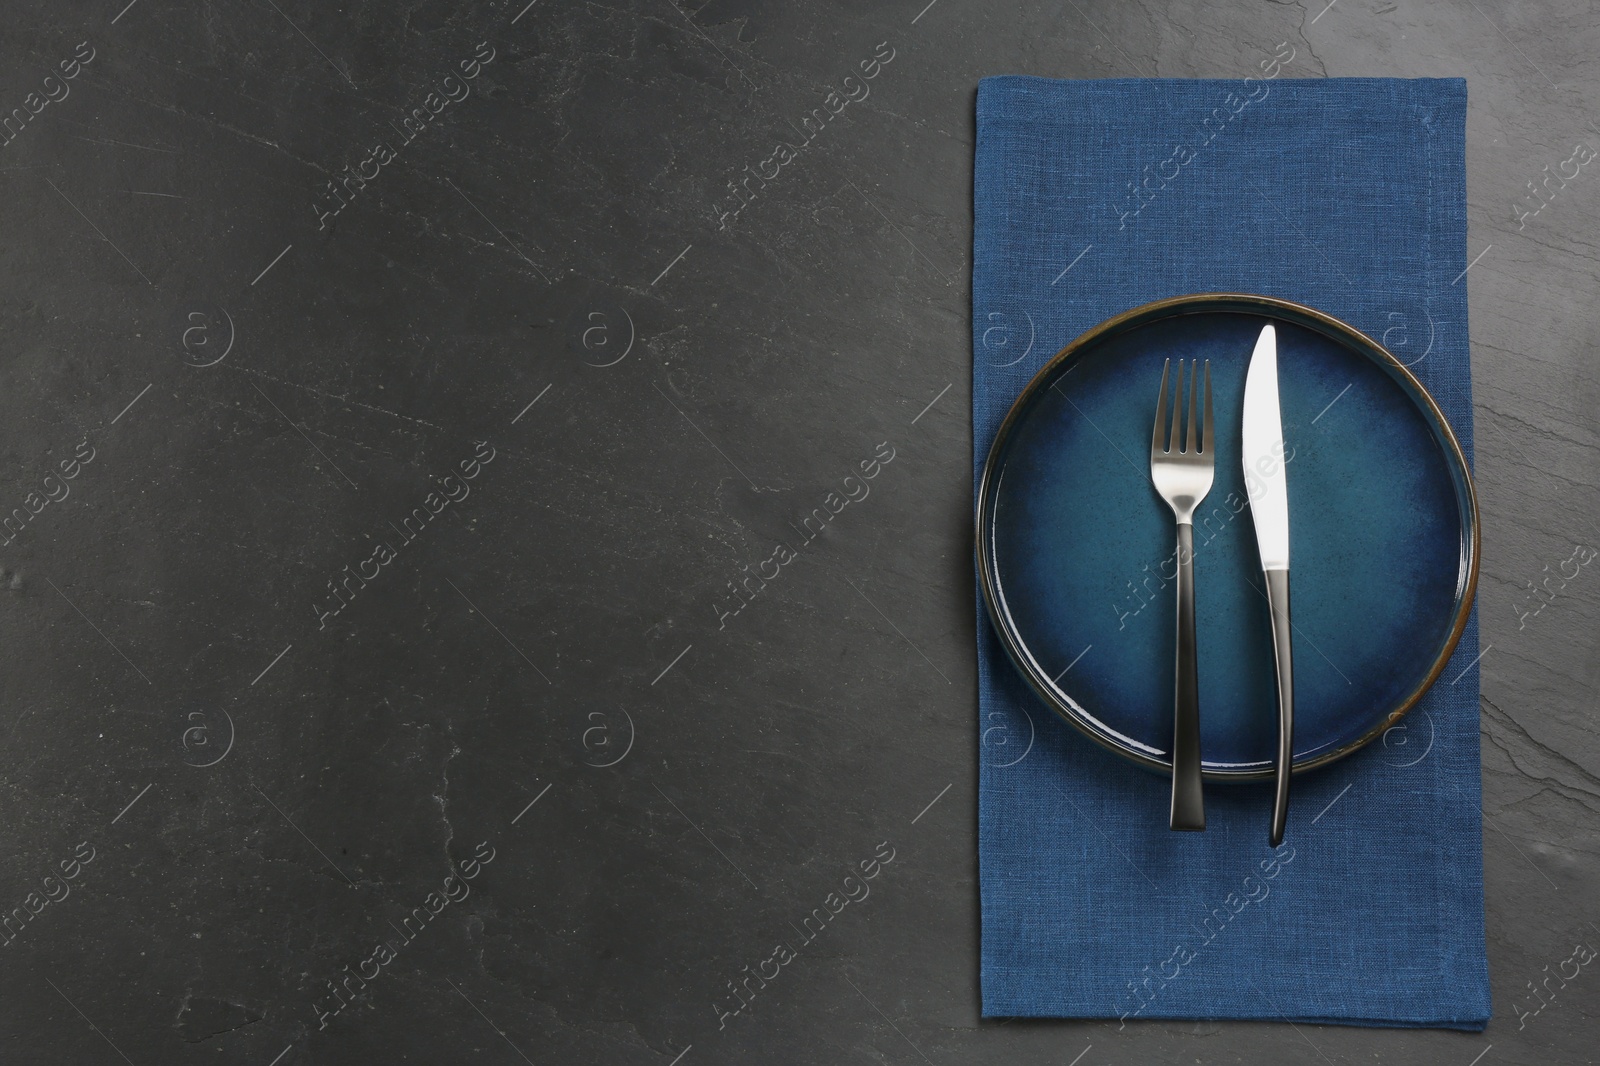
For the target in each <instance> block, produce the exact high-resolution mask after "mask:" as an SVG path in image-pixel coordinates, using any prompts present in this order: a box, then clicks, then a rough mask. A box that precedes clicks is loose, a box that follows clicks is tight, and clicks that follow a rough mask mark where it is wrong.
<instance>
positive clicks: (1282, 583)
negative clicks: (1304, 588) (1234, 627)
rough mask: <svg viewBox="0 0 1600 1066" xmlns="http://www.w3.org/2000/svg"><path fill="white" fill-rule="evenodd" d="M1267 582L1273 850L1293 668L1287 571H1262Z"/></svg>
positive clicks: (1283, 816) (1285, 799)
mask: <svg viewBox="0 0 1600 1066" xmlns="http://www.w3.org/2000/svg"><path fill="white" fill-rule="evenodd" d="M1263 574H1264V575H1265V577H1266V579H1267V609H1268V610H1269V611H1271V612H1272V658H1273V661H1274V662H1275V663H1276V664H1277V668H1278V764H1277V769H1276V772H1275V774H1274V778H1273V781H1274V784H1275V786H1276V795H1275V796H1274V798H1273V803H1272V835H1271V837H1270V840H1271V843H1272V846H1273V847H1277V846H1278V845H1279V844H1282V843H1283V829H1284V825H1285V824H1286V823H1287V822H1288V820H1289V773H1290V770H1291V769H1292V768H1293V766H1294V665H1293V654H1292V653H1291V650H1290V644H1289V639H1290V635H1291V633H1292V632H1293V630H1291V628H1290V626H1289V571H1288V570H1266V571H1263Z"/></svg>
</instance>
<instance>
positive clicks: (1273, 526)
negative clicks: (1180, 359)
mask: <svg viewBox="0 0 1600 1066" xmlns="http://www.w3.org/2000/svg"><path fill="white" fill-rule="evenodd" d="M1242 451H1243V456H1244V479H1245V486H1246V488H1247V489H1248V490H1249V496H1250V517H1251V520H1252V521H1253V522H1254V523H1255V527H1256V547H1257V549H1259V551H1260V555H1261V571H1262V574H1263V575H1264V576H1265V578H1266V584H1267V609H1268V611H1269V612H1271V614H1272V657H1273V661H1274V663H1275V665H1276V666H1277V672H1278V759H1277V765H1276V768H1275V770H1274V774H1273V780H1274V784H1275V786H1276V792H1275V795H1274V799H1273V805H1272V833H1271V836H1270V840H1271V842H1272V846H1273V847H1277V846H1278V845H1279V844H1281V843H1283V829H1284V825H1285V823H1286V822H1287V821H1288V818H1289V772H1290V770H1291V768H1292V766H1293V762H1294V674H1293V666H1292V655H1291V652H1290V646H1289V638H1290V632H1291V630H1290V623H1289V487H1288V480H1287V479H1286V477H1285V476H1284V450H1283V418H1282V415H1281V414H1280V412H1279V409H1278V333H1277V330H1276V329H1274V328H1273V325H1272V323H1270V322H1269V323H1267V324H1266V326H1264V327H1263V328H1262V330H1261V336H1260V337H1259V338H1258V339H1257V340H1256V350H1255V353H1254V354H1253V355H1252V356H1251V357H1250V369H1249V371H1248V372H1247V373H1246V374H1245V379H1244V425H1243V430H1242ZM1180 587H1181V586H1180Z"/></svg>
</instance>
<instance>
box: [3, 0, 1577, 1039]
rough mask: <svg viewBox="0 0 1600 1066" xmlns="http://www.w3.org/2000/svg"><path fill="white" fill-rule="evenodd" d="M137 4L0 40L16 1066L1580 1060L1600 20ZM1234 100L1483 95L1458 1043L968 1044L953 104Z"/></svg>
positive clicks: (1369, 13)
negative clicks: (1244, 89)
mask: <svg viewBox="0 0 1600 1066" xmlns="http://www.w3.org/2000/svg"><path fill="white" fill-rule="evenodd" d="M124 3H125V0H109V2H99V0H97V2H95V3H87V2H73V3H44V2H40V0H26V2H23V0H19V2H16V3H13V4H10V5H8V8H7V11H6V13H5V18H4V25H3V26H0V55H3V57H4V66H3V69H4V71H5V74H4V76H3V78H0V92H3V94H4V96H3V97H0V115H5V116H6V117H5V119H4V122H3V123H0V126H3V130H4V132H3V133H0V142H3V150H0V188H3V190H4V204H3V206H0V220H3V221H0V225H3V227H4V229H3V233H4V240H3V242H0V261H3V264H4V265H3V277H4V280H5V285H4V288H3V291H0V492H3V494H4V497H3V499H0V588H3V590H4V600H3V610H0V647H3V648H4V649H5V651H6V667H5V669H4V670H0V689H3V692H4V697H5V698H4V701H3V708H4V712H3V713H4V717H5V720H6V722H5V737H6V745H5V762H4V766H5V772H4V774H3V778H0V780H3V785H0V825H3V838H0V839H3V844H4V853H5V862H4V864H3V868H0V892H3V893H4V899H3V901H0V905H3V907H4V908H5V909H6V913H7V915H8V917H7V918H6V921H5V924H4V927H3V928H4V933H3V935H0V946H3V947H4V949H5V950H4V953H3V955H0V1004H4V1009H3V1010H0V1060H3V1061H5V1062H8V1063H11V1062H16V1063H33V1062H40V1063H43V1062H50V1063H56V1062H62V1063H65V1062H72V1063H115V1062H118V1061H125V1062H129V1063H136V1064H139V1066H145V1064H156V1063H164V1064H184V1063H220V1062H227V1063H240V1064H256V1066H291V1064H299V1063H312V1062H319V1063H372V1062H419V1063H459V1062H484V1063H512V1062H517V1061H519V1060H520V1061H526V1062H530V1063H533V1062H537V1063H543V1062H569V1063H573V1062H606V1063H640V1064H648V1063H658V1064H661V1066H671V1064H674V1063H682V1064H683V1066H702V1064H705V1066H709V1064H714V1063H745V1062H752V1061H761V1062H771V1063H818V1064H835V1063H845V1062H880V1063H917V1062H921V1063H928V1064H934V1066H943V1064H945V1063H952V1064H953V1063H977V1062H983V1063H990V1062H992V1063H1008V1064H1009V1063H1061V1064H1074V1066H1099V1064H1102V1063H1115V1062H1142V1063H1180V1062H1183V1063H1189V1062H1205V1063H1224V1062H1257V1061H1260V1062H1273V1063H1307V1064H1312V1063H1367V1062H1405V1063H1438V1064H1445V1066H1469V1064H1472V1063H1477V1062H1480V1061H1481V1062H1484V1063H1511V1062H1521V1063H1540V1064H1545V1063H1568V1062H1593V1061H1596V1051H1595V1048H1596V1045H1597V1041H1596V1037H1597V1036H1600V1027H1597V1025H1596V1021H1595V1015H1594V1010H1595V1008H1594V1004H1595V1003H1596V1002H1597V1000H1596V998H1595V992H1594V989H1595V988H1596V987H1600V975H1596V974H1594V973H1592V972H1589V971H1588V970H1582V971H1581V972H1580V974H1579V976H1577V977H1576V978H1573V979H1571V980H1568V981H1561V982H1556V983H1550V984H1545V983H1544V982H1545V979H1546V978H1547V977H1549V976H1550V975H1551V974H1554V973H1557V972H1558V971H1563V970H1565V969H1569V968H1570V964H1568V965H1566V966H1564V965H1563V964H1564V963H1566V962H1567V960H1569V959H1571V958H1572V955H1573V950H1574V946H1575V944H1578V943H1583V942H1587V943H1590V944H1593V943H1597V942H1600V926H1597V925H1596V924H1595V923H1596V922H1600V910H1597V908H1596V906H1595V902H1594V899H1595V896H1594V889H1595V885H1596V880H1597V874H1600V832H1597V821H1596V812H1597V810H1600V740H1597V736H1596V728H1595V705H1596V689H1597V674H1596V670H1597V667H1596V665H1595V663H1596V651H1597V650H1600V649H1597V641H1596V632H1597V628H1596V621H1597V610H1600V606H1597V604H1600V575H1596V574H1594V573H1593V572H1591V571H1592V568H1591V567H1588V566H1587V565H1576V564H1575V562H1574V560H1577V559H1587V558H1589V557H1592V556H1593V554H1594V546H1595V545H1596V542H1597V541H1600V526H1597V524H1596V517H1597V514H1600V508H1597V503H1600V500H1597V487H1596V469H1597V468H1596V460H1597V449H1596V444H1597V422H1596V415H1595V412H1596V410H1597V408H1600V373H1597V371H1596V369H1595V347H1596V341H1597V339H1600V328H1597V326H1596V318H1595V314H1594V306H1595V302H1596V298H1597V296H1600V285H1597V266H1596V264H1597V258H1596V251H1595V248H1596V244H1597V241H1600V224H1597V222H1596V217H1597V215H1596V206H1597V205H1600V176H1597V175H1596V174H1595V173H1594V171H1593V168H1588V167H1580V170H1579V175H1578V176H1577V177H1575V178H1571V179H1569V180H1563V181H1558V182H1556V183H1553V184H1552V183H1550V182H1548V181H1547V178H1548V175H1549V174H1551V173H1552V172H1555V171H1557V170H1558V169H1560V167H1561V165H1562V164H1563V163H1565V162H1567V161H1568V160H1569V159H1572V158H1573V156H1574V153H1577V152H1578V148H1579V146H1580V145H1583V146H1594V145H1600V129H1597V127H1596V125H1595V122H1596V119H1597V118H1600V100H1597V96H1596V89H1597V79H1600V70H1597V68H1596V66H1595V62H1594V58H1593V57H1594V55H1595V54H1596V53H1597V51H1600V22H1596V20H1595V19H1594V17H1593V11H1592V10H1591V8H1590V5H1588V4H1585V3H1581V2H1574V0H1540V2H1535V3H1528V4H1513V3H1510V2H1508V0H1467V2H1465V3H1457V2H1450V3H1442V4H1440V3H1434V4H1423V3H1419V2H1416V0H1342V2H1341V0H1335V3H1332V4H1327V5H1326V6H1324V5H1323V3H1322V2H1321V0H1313V2H1312V3H1311V4H1309V5H1306V4H1300V3H1244V2H1233V3H1226V4H1212V5H1191V4H1183V3H1175V2H1171V0H1154V2H1151V3H1142V4H1113V3H1107V2H1104V0H1078V2H1069V3H1067V4H1065V5H1057V4H1039V3H1025V4H975V3H972V2H970V0H935V2H934V3H931V4H926V6H924V4H925V0H912V2H911V3H909V4H905V5H899V4H874V5H870V6H868V5H857V4H845V3H820V2H815V0H803V2H799V3H789V4H773V3H769V4H754V3H749V2H747V0H711V2H709V3H703V4H693V3H691V4H678V5H676V6H675V5H674V3H672V2H671V0H642V2H636V3H623V4H616V5H612V4H606V3H590V4H571V3H562V2H560V0H536V2H534V3H531V4H527V5H526V6H524V2H523V0H514V2H511V3H481V2H479V3H474V2H465V3H443V2H440V0H414V2H407V3H404V4H379V3H355V4H347V5H343V6H338V5H329V4H312V3H308V2H306V0H245V2H243V3H233V4H209V3H203V4H200V5H175V4H171V3H168V2H166V0H134V2H133V3H127V4H126V6H124ZM1283 51H1287V52H1291V53H1292V54H1293V58H1292V59H1291V60H1290V61H1289V62H1288V64H1287V65H1286V66H1285V68H1284V72H1283V74H1282V75H1281V76H1284V77H1294V76H1298V77H1322V76H1326V75H1389V74H1393V75H1406V76H1421V75H1437V76H1454V75H1465V76H1466V77H1467V78H1468V79H1469V83H1470V91H1471V94H1472V96H1471V100H1472V103H1471V111H1470V115H1469V130H1468V165H1469V168H1470V191H1471V237H1470V249H1469V251H1470V254H1471V255H1472V256H1474V257H1475V258H1473V259H1472V266H1471V269H1470V270H1469V272H1468V273H1467V275H1466V276H1465V277H1464V278H1462V279H1461V283H1462V284H1465V285H1468V286H1469V287H1470V289H1471V295H1472V301H1473V304H1472V307H1473V318H1472V336H1473V340H1474V344H1473V354H1474V368H1473V369H1474V373H1473V379H1474V388H1475V392H1476V411H1477V456H1478V462H1477V477H1478V487H1479V492H1480V496H1481V500H1482V504H1483V512H1484V513H1483V518H1484V532H1485V555H1484V565H1483V578H1482V584H1481V587H1480V605H1481V611H1482V626H1483V643H1484V646H1485V648H1486V651H1485V654H1484V658H1483V660H1482V667H1483V674H1484V683H1483V684H1484V698H1483V702H1482V706H1483V737H1484V776H1485V797H1486V798H1485V810H1484V840H1485V851H1486V867H1487V869H1486V879H1487V892H1488V918H1489V930H1490V957H1491V963H1492V967H1493V975H1494V994H1495V1001H1496V1014H1495V1019H1494V1021H1493V1022H1492V1023H1491V1025H1490V1028H1489V1030H1488V1032H1487V1033H1486V1034H1482V1035H1464V1034H1457V1033H1444V1032H1395V1031H1383V1030H1357V1029H1347V1028H1338V1027H1316V1026H1299V1027H1291V1026H1288V1025H1282V1024H1214V1023H1207V1022H1200V1023H1183V1024H1177V1023H1169V1024H1163V1023H1153V1022H1147V1023H1141V1024H1137V1025H1130V1026H1127V1027H1126V1028H1122V1029H1119V1028H1118V1027H1117V1026H1116V1025H1115V1024H1113V1023H1098V1022H1096V1023H1087V1022H1012V1023H1006V1022H994V1021H982V1020H980V1018H979V1012H978V973H977V964H976V950H977V899H976V880H975V846H976V841H975V817H974V802H975V795H974V779H975V769H976V765H977V759H978V757H979V752H978V745H979V743H980V732H979V730H978V729H977V728H975V726H976V724H977V723H976V721H975V715H976V711H975V684H974V676H973V670H974V667H973V638H974V633H973V624H974V623H973V619H974V603H973V583H972V576H971V562H970V546H969V545H970V535H971V481H970V477H971V471H970V462H971V459H970V454H971V430H970V420H969V417H968V391H969V386H968V382H969V370H970V360H971V358H972V352H971V345H970V342H969V337H970V336H971V310H970V306H969V285H968V282H969V265H970V258H969V248H970V236H971V230H970V226H971V214H970V197H971V156H972V135H973V114H972V111H973V94H974V89H975V85H976V82H977V79H978V78H980V77H981V76H983V75H986V74H991V73H1025V74H1039V75H1049V76H1057V77H1124V76H1163V77H1191V76H1194V77H1229V76H1242V75H1244V74H1247V73H1251V72H1253V71H1255V70H1256V69H1257V66H1258V62H1259V60H1260V58H1261V57H1262V56H1270V55H1273V54H1275V53H1276V54H1281V53H1282V52H1283ZM780 140H782V141H783V142H784V143H786V144H787V145H788V150H787V151H784V150H781V149H779V148H778V147H777V146H776V145H777V143H778V142H779V141H780ZM1579 154H1581V153H1579ZM1590 154H1591V155H1592V149H1590ZM1567 169H1568V170H1570V169H1571V164H1568V166H1567ZM1529 183H1532V184H1531V185H1530V184H1529ZM1384 339H1385V341H1386V342H1387V343H1389V344H1390V345H1391V347H1394V348H1396V350H1397V351H1402V352H1405V353H1408V354H1410V353H1418V352H1420V351H1421V350H1424V347H1425V345H1426V344H1427V343H1428V330H1427V324H1426V323H1417V322H1396V323H1394V328H1393V330H1392V331H1391V333H1389V334H1386V335H1385V338H1384ZM868 471H870V474H869V473H868ZM1575 566H1576V569H1577V571H1578V572H1577V574H1576V576H1567V575H1570V573H1571V571H1572V570H1573V569H1574V568H1575ZM1416 739H1417V741H1418V742H1419V743H1421V742H1423V738H1421V737H1418V738H1416ZM867 869H870V870H872V871H873V876H872V877H871V878H870V879H867V880H860V879H858V880H853V881H850V882H846V880H845V878H846V877H847V875H849V874H851V873H852V872H854V871H864V870H867ZM813 912H818V913H820V914H821V915H822V916H824V917H825V918H826V921H823V920H819V919H817V918H813V917H811V916H812V915H813ZM779 940H784V941H785V942H786V943H788V944H792V945H801V949H800V950H798V951H796V950H793V949H790V950H788V951H787V952H777V951H775V950H774V947H773V945H774V944H775V943H777V942H778V941H779ZM752 974H757V975H760V976H758V977H756V978H755V979H754V980H752V979H751V975H752ZM1534 986H1538V987H1539V988H1541V989H1548V991H1545V992H1544V993H1543V997H1542V998H1541V999H1538V1000H1536V999H1535V998H1534V992H1533V989H1534Z"/></svg>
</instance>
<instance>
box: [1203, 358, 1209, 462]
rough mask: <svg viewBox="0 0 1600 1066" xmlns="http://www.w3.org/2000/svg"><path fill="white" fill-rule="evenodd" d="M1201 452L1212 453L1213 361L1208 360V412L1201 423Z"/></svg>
mask: <svg viewBox="0 0 1600 1066" xmlns="http://www.w3.org/2000/svg"><path fill="white" fill-rule="evenodd" d="M1200 450H1201V451H1203V452H1209V451H1211V360H1209V359H1207V360H1206V412H1205V418H1204V419H1203V420H1202V421H1201V423H1200Z"/></svg>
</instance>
